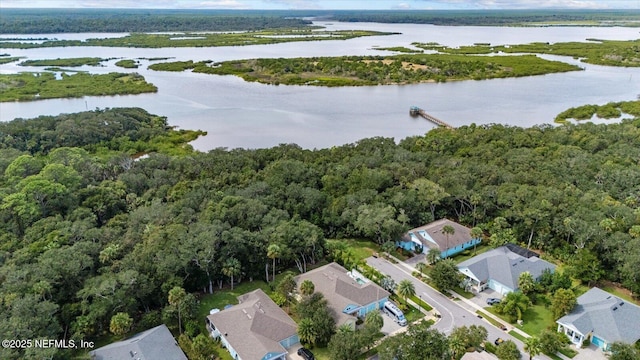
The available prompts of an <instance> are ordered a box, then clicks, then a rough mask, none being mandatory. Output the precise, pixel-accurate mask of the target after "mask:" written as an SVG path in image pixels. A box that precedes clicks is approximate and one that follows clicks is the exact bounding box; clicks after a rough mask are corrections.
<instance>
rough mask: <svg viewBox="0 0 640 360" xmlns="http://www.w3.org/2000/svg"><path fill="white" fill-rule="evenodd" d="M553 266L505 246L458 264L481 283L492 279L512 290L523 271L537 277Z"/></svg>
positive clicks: (553, 267) (465, 272)
mask: <svg viewBox="0 0 640 360" xmlns="http://www.w3.org/2000/svg"><path fill="white" fill-rule="evenodd" d="M555 268H556V266H555V265H553V264H551V263H549V262H547V261H545V260H542V259H539V258H538V257H535V256H532V257H530V258H526V257H523V256H520V255H518V254H516V253H514V252H512V251H511V250H509V248H507V247H506V246H501V247H499V248H496V249H493V250H489V251H487V252H485V253H482V254H480V255H476V256H474V257H472V258H471V259H468V260H465V261H463V262H461V263H460V264H458V269H460V271H461V272H462V273H463V274H465V275H467V276H472V277H474V278H475V279H476V280H479V281H481V282H483V283H484V282H487V281H489V279H493V280H494V281H497V282H499V283H501V284H503V285H505V286H507V287H509V288H511V289H513V290H515V289H517V288H518V278H519V277H520V274H522V273H523V272H525V271H528V272H529V273H531V275H532V276H533V278H534V279H537V278H538V277H539V276H540V275H542V272H543V271H544V270H545V269H551V270H554V269H555Z"/></svg>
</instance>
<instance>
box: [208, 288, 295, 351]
mask: <svg viewBox="0 0 640 360" xmlns="http://www.w3.org/2000/svg"><path fill="white" fill-rule="evenodd" d="M238 301H239V302H240V303H239V304H238V305H234V306H231V307H229V308H226V309H224V310H221V311H218V312H216V313H214V314H210V315H208V316H207V319H206V322H207V329H208V330H209V332H210V334H211V336H212V337H214V338H219V339H220V342H221V343H222V345H223V346H224V347H225V348H226V349H227V350H228V351H229V353H230V354H231V357H232V358H233V359H234V360H285V359H286V357H287V352H288V350H289V348H291V347H292V346H294V345H296V344H298V343H299V342H300V340H299V339H298V334H297V332H296V330H297V324H296V323H295V321H293V319H291V317H289V315H287V314H286V313H285V312H284V310H282V309H281V308H280V307H279V306H278V305H276V303H274V302H273V300H271V298H269V296H268V295H267V294H265V293H264V291H262V290H261V289H258V290H254V291H252V292H249V293H246V294H244V295H240V296H238Z"/></svg>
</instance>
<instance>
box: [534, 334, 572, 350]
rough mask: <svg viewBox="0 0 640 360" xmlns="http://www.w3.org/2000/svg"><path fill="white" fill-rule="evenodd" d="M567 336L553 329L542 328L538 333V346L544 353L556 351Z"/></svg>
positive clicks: (566, 340) (567, 339)
mask: <svg viewBox="0 0 640 360" xmlns="http://www.w3.org/2000/svg"><path fill="white" fill-rule="evenodd" d="M568 341H569V338H567V336H566V335H565V334H563V333H559V332H557V331H553V330H544V331H543V332H542V334H540V348H541V350H542V352H543V353H545V354H555V353H557V352H558V351H559V350H560V349H561V348H562V347H563V346H564V344H565V343H566V342H568Z"/></svg>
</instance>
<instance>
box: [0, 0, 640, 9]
mask: <svg viewBox="0 0 640 360" xmlns="http://www.w3.org/2000/svg"><path fill="white" fill-rule="evenodd" d="M0 8H130V9H254V10H257V9H265V10H266V9H269V10H275V9H284V10H291V9H300V10H303V9H325V10H338V9H357V10H390V9H407V10H411V9H414V10H456V9H457V10H474V9H475V10H482V9H487V10H498V9H640V0H0Z"/></svg>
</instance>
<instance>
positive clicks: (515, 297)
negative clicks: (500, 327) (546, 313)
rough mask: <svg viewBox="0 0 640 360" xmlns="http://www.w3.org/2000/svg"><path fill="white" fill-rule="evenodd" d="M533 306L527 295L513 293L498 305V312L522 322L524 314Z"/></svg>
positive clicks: (517, 292)
mask: <svg viewBox="0 0 640 360" xmlns="http://www.w3.org/2000/svg"><path fill="white" fill-rule="evenodd" d="M529 306H531V300H530V299H529V298H528V297H527V295H525V294H523V293H521V292H519V291H512V292H510V293H508V294H507V296H505V298H504V299H502V302H501V303H500V304H498V305H496V308H497V310H498V311H499V312H500V313H502V314H504V315H507V316H508V317H510V318H517V319H518V320H522V314H523V313H524V312H525V311H526V310H527V309H528V308H529Z"/></svg>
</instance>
